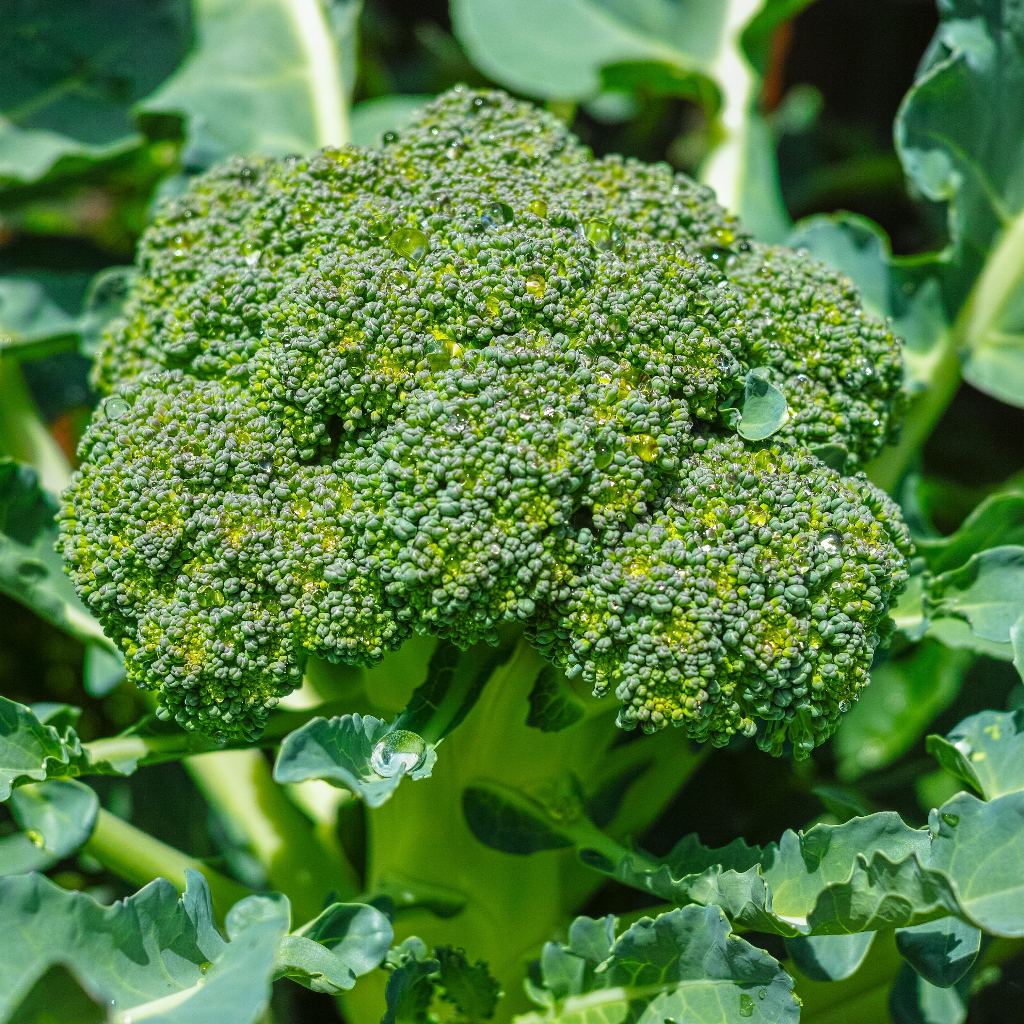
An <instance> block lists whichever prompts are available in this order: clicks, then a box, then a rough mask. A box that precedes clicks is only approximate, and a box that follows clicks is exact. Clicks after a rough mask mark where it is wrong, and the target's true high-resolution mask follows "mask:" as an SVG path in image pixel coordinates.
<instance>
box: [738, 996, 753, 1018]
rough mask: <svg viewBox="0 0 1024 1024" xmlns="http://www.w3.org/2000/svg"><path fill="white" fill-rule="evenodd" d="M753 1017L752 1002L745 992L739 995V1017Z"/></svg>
mask: <svg viewBox="0 0 1024 1024" xmlns="http://www.w3.org/2000/svg"><path fill="white" fill-rule="evenodd" d="M753 1015H754V1000H753V999H751V998H750V996H748V995H747V993H746V992H743V993H741V995H740V1016H741V1017H752V1016H753Z"/></svg>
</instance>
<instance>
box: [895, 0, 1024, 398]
mask: <svg viewBox="0 0 1024 1024" xmlns="http://www.w3.org/2000/svg"><path fill="white" fill-rule="evenodd" d="M940 12H941V15H942V20H941V22H940V24H939V28H938V30H937V32H936V35H935V38H934V39H933V40H932V43H931V45H930V47H929V48H928V50H927V51H926V53H925V56H924V59H923V60H922V63H921V67H920V70H919V72H918V76H917V80H916V82H915V84H914V87H913V88H912V89H911V91H910V93H909V94H908V96H907V98H906V100H905V101H904V104H903V107H902V108H901V110H900V113H899V115H898V116H897V119H896V125H895V132H896V142H897V147H898V149H899V152H900V156H901V159H902V160H903V166H904V168H905V170H906V172H907V174H908V176H909V178H910V179H911V180H912V181H913V183H914V185H915V186H916V188H917V189H918V190H919V191H920V192H921V194H923V195H924V196H925V197H927V198H929V199H932V200H934V201H936V202H946V203H948V204H949V226H950V235H951V239H952V251H951V252H950V253H949V254H947V259H948V260H949V264H950V270H949V278H950V279H949V281H948V282H947V287H946V291H947V294H950V295H951V296H952V297H953V298H954V300H955V299H956V298H958V297H961V296H964V295H965V294H966V292H967V289H968V286H970V285H971V284H972V282H973V281H974V280H975V279H977V281H978V282H979V283H978V286H977V287H976V288H975V289H974V295H973V298H972V302H971V308H970V309H969V310H968V311H967V320H968V321H969V322H968V323H966V324H965V327H966V328H967V329H965V330H964V340H965V342H966V344H967V346H968V347H967V352H966V359H965V362H964V367H963V370H964V376H965V377H966V378H967V380H969V381H970V382H971V383H972V384H974V385H975V387H978V388H980V389H981V390H983V391H987V392H988V393H989V394H991V395H994V396H995V397H997V398H1001V399H1003V400H1004V401H1009V402H1013V403H1014V404H1018V405H1020V404H1024V319H1022V316H1021V314H1022V313H1024V273H1022V269H1021V268H1022V260H1021V258H1020V253H1021V252H1022V251H1024V209H1022V207H1024V143H1022V141H1021V140H1022V139H1024V11H1021V10H1020V9H1019V8H1018V7H1016V6H1014V5H1007V4H1006V3H1004V2H1003V0H943V2H942V3H941V4H940ZM960 304H961V303H959V302H958V303H956V305H953V306H952V308H957V306H959V305H960Z"/></svg>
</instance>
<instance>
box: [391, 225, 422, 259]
mask: <svg viewBox="0 0 1024 1024" xmlns="http://www.w3.org/2000/svg"><path fill="white" fill-rule="evenodd" d="M388 245H390V246H391V248H392V249H393V250H394V251H395V252H396V253H398V255H399V256H404V257H405V258H406V259H407V260H408V261H409V262H410V263H414V264H415V263H421V262H422V261H423V257H424V256H426V255H427V253H428V252H430V242H429V241H428V239H427V236H426V235H425V234H423V232H422V231H420V229H419V228H395V230H394V231H392V232H391V234H390V235H388Z"/></svg>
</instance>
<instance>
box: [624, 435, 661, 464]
mask: <svg viewBox="0 0 1024 1024" xmlns="http://www.w3.org/2000/svg"><path fill="white" fill-rule="evenodd" d="M629 447H630V449H631V450H632V452H633V453H634V454H635V455H638V456H639V457H640V459H642V460H643V461H644V462H653V461H654V460H655V459H656V458H657V457H658V442H657V441H656V440H655V439H654V438H653V437H651V435H650V434H637V435H636V436H635V437H631V438H630V440H629Z"/></svg>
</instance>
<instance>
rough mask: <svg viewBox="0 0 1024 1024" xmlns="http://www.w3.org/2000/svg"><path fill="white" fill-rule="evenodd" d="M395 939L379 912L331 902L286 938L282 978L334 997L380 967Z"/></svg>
mask: <svg viewBox="0 0 1024 1024" xmlns="http://www.w3.org/2000/svg"><path fill="white" fill-rule="evenodd" d="M393 939H394V929H393V928H392V927H391V922H390V921H389V920H388V918H387V917H386V916H385V915H384V914H382V913H381V912H380V911H379V910H377V909H376V907H370V906H367V905H365V904H362V903H332V904H331V906H329V907H327V909H326V910H324V911H323V912H322V913H320V914H318V915H317V916H316V917H315V918H314V919H313V920H312V921H309V922H307V923H306V924H304V925H303V926H302V927H301V928H298V929H297V930H296V931H294V932H292V934H290V935H287V936H285V937H284V939H282V941H281V945H280V947H279V948H278V952H277V974H278V975H279V976H285V977H289V978H291V979H292V980H293V981H297V982H299V983H300V984H302V985H305V986H306V988H309V989H312V990H313V991H314V992H327V993H330V994H331V995H335V994H337V993H338V992H343V991H347V990H348V989H350V988H352V986H353V985H355V983H356V981H357V979H358V978H360V977H362V976H363V975H364V974H368V973H369V972H370V971H372V970H373V969H374V968H375V967H379V966H380V964H381V963H383V961H384V957H385V956H386V955H387V952H388V950H389V949H390V948H391V942H392V940H393Z"/></svg>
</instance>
